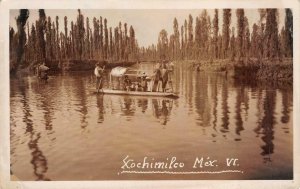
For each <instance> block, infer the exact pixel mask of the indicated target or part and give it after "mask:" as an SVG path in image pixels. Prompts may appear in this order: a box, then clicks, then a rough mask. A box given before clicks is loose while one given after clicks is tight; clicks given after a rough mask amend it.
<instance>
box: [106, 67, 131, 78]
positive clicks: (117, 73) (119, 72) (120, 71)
mask: <svg viewBox="0 0 300 189" xmlns="http://www.w3.org/2000/svg"><path fill="white" fill-rule="evenodd" d="M127 70H128V68H124V67H121V66H118V67H115V68H113V69H112V70H111V71H110V75H111V76H114V77H122V76H124V75H125V73H126V71H127Z"/></svg>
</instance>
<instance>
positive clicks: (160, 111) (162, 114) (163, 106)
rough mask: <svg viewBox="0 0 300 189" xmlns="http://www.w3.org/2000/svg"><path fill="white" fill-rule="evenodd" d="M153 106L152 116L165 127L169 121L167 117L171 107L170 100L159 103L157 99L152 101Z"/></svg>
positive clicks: (171, 102)
mask: <svg viewBox="0 0 300 189" xmlns="http://www.w3.org/2000/svg"><path fill="white" fill-rule="evenodd" d="M152 106H153V116H154V117H155V118H156V119H158V120H160V123H161V124H162V125H166V124H167V122H168V121H169V116H170V113H171V110H172V107H173V101H172V100H166V99H163V100H161V101H159V100H158V99H152Z"/></svg>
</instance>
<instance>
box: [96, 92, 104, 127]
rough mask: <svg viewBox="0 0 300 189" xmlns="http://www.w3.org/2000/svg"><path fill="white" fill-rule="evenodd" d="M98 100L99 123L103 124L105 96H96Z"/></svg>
mask: <svg viewBox="0 0 300 189" xmlns="http://www.w3.org/2000/svg"><path fill="white" fill-rule="evenodd" d="M96 98H97V108H98V121H97V122H98V123H103V121H104V106H103V95H96Z"/></svg>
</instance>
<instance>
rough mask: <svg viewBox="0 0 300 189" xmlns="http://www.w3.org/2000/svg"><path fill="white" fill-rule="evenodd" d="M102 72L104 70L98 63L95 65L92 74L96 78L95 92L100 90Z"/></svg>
mask: <svg viewBox="0 0 300 189" xmlns="http://www.w3.org/2000/svg"><path fill="white" fill-rule="evenodd" d="M103 72H104V68H101V67H100V63H97V64H96V68H95V70H94V74H95V76H96V90H97V92H99V90H100V89H102V85H103V82H102V80H103Z"/></svg>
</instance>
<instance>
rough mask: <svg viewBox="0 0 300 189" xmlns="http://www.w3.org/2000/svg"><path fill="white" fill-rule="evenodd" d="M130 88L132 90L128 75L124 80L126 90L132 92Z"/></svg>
mask: <svg viewBox="0 0 300 189" xmlns="http://www.w3.org/2000/svg"><path fill="white" fill-rule="evenodd" d="M130 88H131V81H130V79H129V78H128V76H127V75H126V76H125V80H124V90H126V91H130Z"/></svg>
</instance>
